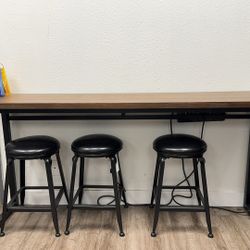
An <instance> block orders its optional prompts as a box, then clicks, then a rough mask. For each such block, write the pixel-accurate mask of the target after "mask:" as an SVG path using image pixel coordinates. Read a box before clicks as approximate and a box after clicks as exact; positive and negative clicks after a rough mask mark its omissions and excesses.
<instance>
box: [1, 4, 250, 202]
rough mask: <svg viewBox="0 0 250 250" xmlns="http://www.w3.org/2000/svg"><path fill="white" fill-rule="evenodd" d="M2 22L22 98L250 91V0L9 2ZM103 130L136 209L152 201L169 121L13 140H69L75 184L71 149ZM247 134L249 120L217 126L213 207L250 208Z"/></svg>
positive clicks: (82, 125) (5, 58) (175, 173)
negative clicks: (161, 138) (120, 146)
mask: <svg viewBox="0 0 250 250" xmlns="http://www.w3.org/2000/svg"><path fill="white" fill-rule="evenodd" d="M0 17H1V20H0V30H1V38H0V62H2V63H4V64H5V66H6V68H7V73H8V77H9V80H10V83H11V87H12V90H13V92H15V93H28V92H29V93H51V92H55V93H63V92H65V93H69V92H70V93H75V92H77V93H78V92H147V91H148V92H152V91H153V92H175V91H216V90H223V91H225V90H250V85H249V79H250V70H249V69H250V2H249V1H247V0H237V1H236V0H227V1H225V0H224V1H223V0H211V1H205V0H200V1H195V0H189V1H183V0H182V1H181V0H176V1H169V0H166V1H153V0H133V1H132V0H126V1H117V0H116V1H115V0H110V1H107V0H106V1H97V0H91V1H87V0H85V1H82V0H81V1H80V0H75V1H65V0H60V1H58V0H53V1H51V0H50V1H49V0H40V1H39V0H37V1H28V0H22V1H13V0H10V1H2V2H1V7H0ZM176 126H178V129H176V130H177V131H182V132H192V133H194V134H196V135H198V134H199V130H200V127H199V125H198V124H195V125H193V124H185V125H183V124H182V125H180V124H179V125H176ZM95 132H107V133H111V134H115V135H117V136H119V137H121V139H123V141H124V150H123V151H122V153H121V159H122V163H123V167H124V168H123V170H124V179H125V184H126V187H127V189H128V196H129V199H130V202H134V201H135V200H136V199H137V200H138V201H139V202H146V201H148V197H149V194H150V190H151V184H152V174H153V167H154V160H155V159H154V157H155V155H154V152H153V151H152V140H153V139H154V138H155V137H156V136H158V135H161V134H164V133H168V132H169V129H168V124H167V122H164V121H148V122H145V121H105V122H103V121H98V122H96V121H82V122H65V123H59V122H32V123H31V122H16V123H15V125H14V138H16V137H19V136H23V135H28V134H37V133H39V134H51V135H53V136H56V137H57V138H58V139H60V141H61V142H62V148H63V150H62V157H63V160H64V168H65V172H66V176H67V179H69V176H70V158H71V153H70V150H69V146H70V142H71V141H72V140H73V139H74V138H76V137H77V136H80V135H82V134H86V133H95ZM248 134H249V122H247V121H226V122H224V123H216V122H213V123H209V124H208V126H207V129H206V133H205V139H206V141H207V142H208V146H209V149H208V153H207V155H206V158H207V172H208V182H209V191H210V200H211V203H212V204H219V205H242V200H243V189H244V175H245V168H246V153H247V144H248ZM104 162H105V161H104ZM91 163H92V161H91ZM37 164H40V163H37ZM93 164H94V165H97V164H102V165H104V164H106V163H103V162H102V161H97V162H96V163H94V162H93ZM90 168H91V170H88V179H89V180H90V181H91V180H97V181H108V180H109V178H108V177H110V176H108V175H107V176H106V175H105V173H106V172H105V170H106V169H102V170H101V171H102V172H100V171H99V169H101V168H100V167H99V166H92V167H90ZM96 168H98V175H96V173H94V172H93V171H94V169H96ZM177 169H178V170H177ZM42 170H43V169H42V168H39V167H34V168H33V169H32V170H31V169H30V172H29V173H28V175H29V176H28V182H30V183H37V182H38V183H40V182H44V176H42V175H43V174H44V173H43V171H42ZM40 173H41V174H40ZM180 173H181V172H180V168H179V167H177V165H176V162H175V161H171V162H170V163H169V169H168V168H167V173H166V174H168V176H169V180H170V181H171V182H173V183H174V182H176V181H178V180H179V179H181V177H180ZM102 174H104V175H105V177H103V176H102ZM43 195H44V194H43ZM34 199H35V198H34V196H32V197H31V196H30V197H29V200H30V201H31V202H34ZM44 199H45V198H44Z"/></svg>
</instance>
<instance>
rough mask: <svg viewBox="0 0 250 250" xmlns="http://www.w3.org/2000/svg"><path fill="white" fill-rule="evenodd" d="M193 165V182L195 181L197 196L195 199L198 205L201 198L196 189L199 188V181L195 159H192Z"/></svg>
mask: <svg viewBox="0 0 250 250" xmlns="http://www.w3.org/2000/svg"><path fill="white" fill-rule="evenodd" d="M193 165H194V182H195V187H196V197H197V201H198V205H199V206H201V199H200V196H199V193H198V191H197V189H200V182H199V170H198V167H197V165H198V163H197V159H195V158H194V159H193Z"/></svg>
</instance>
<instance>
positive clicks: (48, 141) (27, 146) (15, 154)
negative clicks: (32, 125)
mask: <svg viewBox="0 0 250 250" xmlns="http://www.w3.org/2000/svg"><path fill="white" fill-rule="evenodd" d="M59 148H60V143H59V141H58V140H57V139H55V138H53V137H50V136H45V135H34V136H27V137H22V138H19V139H17V140H13V141H11V142H9V143H8V144H7V145H6V154H7V157H8V158H14V159H44V158H47V157H50V156H52V155H53V154H55V153H57V152H58V150H59Z"/></svg>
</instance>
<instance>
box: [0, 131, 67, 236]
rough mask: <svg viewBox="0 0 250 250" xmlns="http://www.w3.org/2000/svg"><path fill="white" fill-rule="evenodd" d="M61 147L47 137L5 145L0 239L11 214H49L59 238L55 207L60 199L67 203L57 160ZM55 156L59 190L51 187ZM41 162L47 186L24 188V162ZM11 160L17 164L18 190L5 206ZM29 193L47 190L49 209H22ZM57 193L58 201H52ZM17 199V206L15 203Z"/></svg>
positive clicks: (62, 175) (52, 185)
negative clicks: (63, 198) (5, 163)
mask: <svg viewBox="0 0 250 250" xmlns="http://www.w3.org/2000/svg"><path fill="white" fill-rule="evenodd" d="M59 149H60V143H59V141H58V140H56V139H55V138H53V137H50V136H43V135H37V136H28V137H23V138H19V139H17V140H14V141H11V142H9V143H8V144H7V145H6V156H7V169H6V179H5V188H4V200H3V215H2V222H1V232H0V236H4V235H5V234H4V226H5V222H6V220H7V217H8V213H9V212H10V211H16V212H51V213H52V218H53V222H54V227H55V231H56V237H59V236H60V231H59V225H58V218H57V206H58V204H59V202H60V200H61V198H62V196H63V194H64V195H65V197H66V199H67V201H69V199H68V195H67V189H66V183H65V179H64V174H63V169H62V163H61V159H60V156H59ZM52 155H56V159H57V163H58V169H59V173H60V177H61V182H62V186H54V184H53V176H52V169H51V167H52V160H51V156H52ZM34 159H41V160H43V161H44V163H45V169H46V175H47V181H48V186H25V161H26V160H34ZM14 160H19V161H20V189H19V190H18V191H17V193H16V194H15V195H14V196H13V198H12V199H11V200H10V201H9V202H8V201H7V199H8V187H9V184H10V183H9V179H10V168H11V167H13V162H14ZM27 189H28V190H30V189H35V190H37V189H48V190H49V196H50V206H38V205H34V206H25V205H24V201H25V191H26V190H27ZM55 189H59V192H58V195H57V197H55V193H54V190H55ZM19 195H20V205H19V202H17V201H18V198H19Z"/></svg>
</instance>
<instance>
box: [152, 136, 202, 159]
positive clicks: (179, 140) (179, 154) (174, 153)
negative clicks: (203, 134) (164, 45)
mask: <svg viewBox="0 0 250 250" xmlns="http://www.w3.org/2000/svg"><path fill="white" fill-rule="evenodd" d="M153 147H154V150H155V151H156V152H158V153H160V154H162V155H164V156H166V157H172V158H198V157H201V156H202V155H203V153H204V152H205V151H206V150H207V144H206V142H204V141H203V140H202V139H200V138H198V137H196V136H193V135H186V134H173V135H163V136H160V137H158V138H157V139H156V140H155V141H154V144H153Z"/></svg>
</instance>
